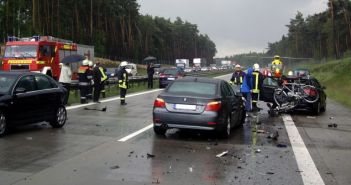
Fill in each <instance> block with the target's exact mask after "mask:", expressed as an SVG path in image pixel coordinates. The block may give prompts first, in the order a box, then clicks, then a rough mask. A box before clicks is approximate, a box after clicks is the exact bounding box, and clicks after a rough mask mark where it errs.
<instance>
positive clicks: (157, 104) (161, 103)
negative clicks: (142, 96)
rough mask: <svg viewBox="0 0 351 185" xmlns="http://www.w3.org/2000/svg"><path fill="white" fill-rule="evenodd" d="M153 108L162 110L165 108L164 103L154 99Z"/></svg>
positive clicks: (161, 100)
mask: <svg viewBox="0 0 351 185" xmlns="http://www.w3.org/2000/svg"><path fill="white" fill-rule="evenodd" d="M154 107H158V108H164V107H166V102H165V101H164V100H163V99H161V98H156V100H155V102H154Z"/></svg>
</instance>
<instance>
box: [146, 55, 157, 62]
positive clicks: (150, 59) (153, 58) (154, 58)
mask: <svg viewBox="0 0 351 185" xmlns="http://www.w3.org/2000/svg"><path fill="white" fill-rule="evenodd" d="M155 60H157V59H156V57H152V56H148V57H146V58H144V62H149V61H155Z"/></svg>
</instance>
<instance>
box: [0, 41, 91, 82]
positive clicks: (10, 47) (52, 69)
mask: <svg viewBox="0 0 351 185" xmlns="http://www.w3.org/2000/svg"><path fill="white" fill-rule="evenodd" d="M76 54H80V55H82V56H86V57H87V58H88V59H89V60H94V46H87V45H80V44H76V43H73V42H72V41H70V40H65V39H60V38H55V37H52V36H33V37H27V38H19V37H13V36H9V37H8V40H7V42H6V48H5V53H4V57H3V59H2V61H3V64H2V70H4V71H32V72H40V73H43V74H46V75H49V76H51V77H53V78H54V79H55V80H58V79H59V77H60V72H61V69H60V66H59V64H60V61H61V60H62V59H63V58H65V57H67V56H70V55H76ZM79 65H80V64H79V63H78V62H77V63H71V64H70V67H71V70H72V73H73V74H72V79H73V80H76V79H77V77H78V76H77V75H78V68H79Z"/></svg>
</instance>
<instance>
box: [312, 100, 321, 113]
mask: <svg viewBox="0 0 351 185" xmlns="http://www.w3.org/2000/svg"><path fill="white" fill-rule="evenodd" d="M313 113H314V114H315V115H317V116H318V115H319V114H320V113H321V102H320V101H318V102H317V103H316V104H315V106H314V108H313Z"/></svg>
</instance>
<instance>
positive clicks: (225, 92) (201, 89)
mask: <svg viewBox="0 0 351 185" xmlns="http://www.w3.org/2000/svg"><path fill="white" fill-rule="evenodd" d="M245 117H246V113H245V111H244V107H243V100H242V96H241V94H238V93H235V92H234V91H233V89H232V87H231V86H230V85H229V84H228V82H226V81H224V80H220V79H214V78H198V77H186V78H182V79H179V80H177V81H175V82H173V83H172V84H170V85H169V86H168V87H167V88H166V90H165V91H164V92H162V93H161V94H160V95H159V96H158V97H157V99H156V100H155V102H154V107H153V122H154V132H155V133H156V134H157V135H164V134H165V133H166V131H167V129H168V128H180V129H197V130H210V131H216V132H218V134H219V136H222V137H229V136H230V134H231V129H232V128H233V127H236V126H240V125H242V124H243V122H244V121H245Z"/></svg>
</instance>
